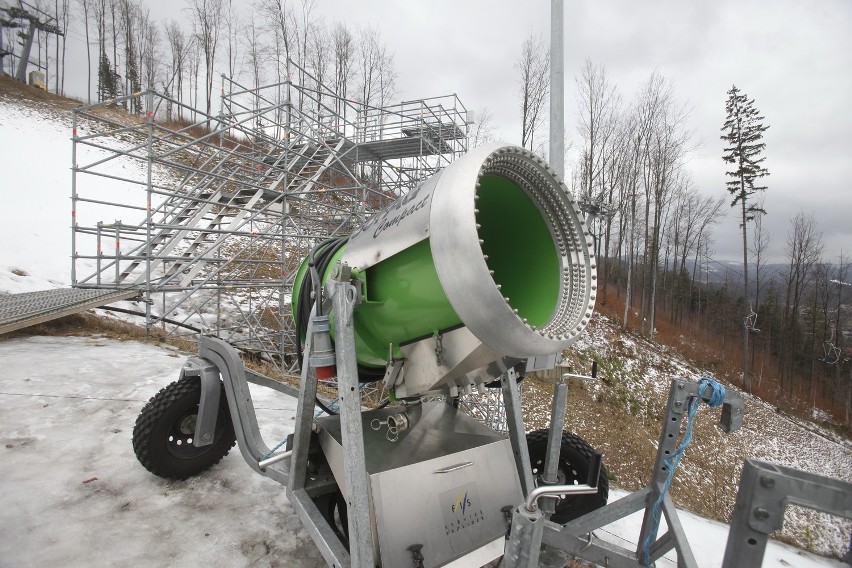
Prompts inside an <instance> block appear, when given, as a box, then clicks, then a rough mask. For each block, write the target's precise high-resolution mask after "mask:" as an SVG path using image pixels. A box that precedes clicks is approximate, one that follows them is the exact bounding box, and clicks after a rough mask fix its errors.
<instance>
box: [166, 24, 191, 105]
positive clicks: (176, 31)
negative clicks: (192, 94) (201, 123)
mask: <svg viewBox="0 0 852 568" xmlns="http://www.w3.org/2000/svg"><path fill="white" fill-rule="evenodd" d="M164 29H165V34H166V43H167V45H168V47H169V53H170V55H171V66H170V70H169V73H170V79H169V84H170V85H171V91H172V93H173V96H174V98H175V99H176V100H177V102H178V112H177V115H178V120H180V119H182V118H183V108H182V106H181V105H180V103H181V102H183V77H184V74H185V72H186V68H185V65H186V57H187V50H188V47H189V44H188V41H187V38H186V35H185V34H184V32H183V29H181V27H180V24H179V23H177V21H175V20H170V21H169V22H168V23H167V24H166V25H165V28H164Z"/></svg>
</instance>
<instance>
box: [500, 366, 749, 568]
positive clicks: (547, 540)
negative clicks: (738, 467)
mask: <svg viewBox="0 0 852 568" xmlns="http://www.w3.org/2000/svg"><path fill="white" fill-rule="evenodd" d="M697 395H698V383H694V382H691V381H683V380H673V381H672V384H671V388H670V390H669V399H668V404H667V406H666V415H665V418H664V422H663V430H662V432H661V434H660V441H659V444H658V449H657V460H656V465H655V466H654V474H653V477H652V480H651V483H650V485H649V486H647V487H645V488H643V489H640V490H639V491H636V492H634V493H631V494H630V495H628V496H626V497H624V498H622V499H619V500H618V501H616V502H614V503H610V504H609V505H606V506H605V507H602V508H600V509H597V510H595V511H593V512H591V513H588V514H586V515H584V516H582V517H580V518H579V519H575V520H573V521H571V522H570V523H567V524H565V525H558V524H556V523H552V522H550V521H547V520H546V519H544V516H543V514H542V513H541V512H540V511H529V509H528V508H526V509H523V510H522V509H521V508H520V507H519V508H518V509H516V510H515V514H514V516H513V525H512V527H513V528H512V534H511V535H510V538H509V543H508V544H507V547H506V549H507V551H511V552H512V554H511V555H510V554H507V556H506V565H507V567H509V568H512V567H529V568H532V567H533V566H537V565H538V564H537V562H538V550H539V548H540V545H541V544H542V543H544V544H546V545H548V546H550V547H552V548H554V549H557V550H561V551H564V552H566V553H568V554H569V555H573V556H574V557H576V558H580V559H582V560H586V561H589V562H592V563H595V564H598V565H601V566H611V567H613V568H619V567H625V568H627V567H631V568H633V567H636V566H641V565H642V543H643V542H644V541H645V538H646V537H647V536H649V535H650V536H651V539H652V540H653V544H652V546H651V549H650V552H651V553H650V560H651V562H654V561H656V560H657V559H659V558H660V557H661V556H662V555H663V554H665V553H666V552H668V551H669V550H672V549H675V550H676V551H677V554H678V566H679V567H681V568H697V564H696V562H695V557H694V556H693V554H692V550H691V549H690V547H689V543H688V541H687V539H686V535H685V534H684V532H683V527H682V525H681V523H680V520H679V518H678V514H677V510H676V509H675V506H674V503H673V502H672V500H671V498H670V497H669V496H668V494H666V495H665V497H664V499H663V505H662V514H664V515H665V518H666V522H667V524H668V531H667V532H666V533H665V534H664V535H663V536H661V537H659V538H657V535H656V533H655V532H654V528H653V523H652V513H651V510H652V506H653V504H654V503H655V502H656V501H657V499H658V498H659V497H660V494H661V492H662V489H663V485H664V483H665V479H666V477H667V474H668V473H667V470H666V468H665V467H664V460H665V459H666V458H667V457H668V456H669V455H670V454H671V453H673V452H674V451H675V449H676V448H677V444H678V433H679V431H680V424H681V420H682V418H683V415H684V413H685V412H686V411H687V409H688V407H689V400H690V399H691V398H694V397H696V396H697ZM705 398H708V399H709V394H708V395H706V397H705ZM742 418H743V401H742V398H740V396H739V395H737V394H736V393H733V392H732V391H730V390H728V391H727V392H726V394H725V402H724V407H723V410H722V418H721V420H720V423H719V426H720V427H721V428H722V430H724V431H725V432H733V431H735V430H737V429H738V428H739V427H740V426H741V425H742ZM554 489H555V488H554ZM643 509H644V511H645V517H644V519H643V522H642V530H641V532H640V535H639V544H638V546H637V548H636V549H635V550H631V549H627V548H624V547H622V546H618V545H616V544H611V543H608V542H606V541H602V540H599V539H596V538H595V536H594V532H593V531H594V530H596V529H598V528H601V527H603V526H606V525H608V524H610V523H612V522H615V521H617V520H619V519H622V518H624V517H627V516H629V515H632V514H633V513H636V512H637V511H642V510H643ZM516 527H517V528H518V530H515V529H516Z"/></svg>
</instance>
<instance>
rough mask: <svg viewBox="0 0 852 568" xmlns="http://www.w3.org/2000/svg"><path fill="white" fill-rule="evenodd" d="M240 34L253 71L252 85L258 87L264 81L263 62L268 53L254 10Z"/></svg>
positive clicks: (246, 56)
mask: <svg viewBox="0 0 852 568" xmlns="http://www.w3.org/2000/svg"><path fill="white" fill-rule="evenodd" d="M240 36H241V37H242V41H243V48H244V54H245V55H244V57H245V60H246V62H247V63H248V66H249V70H250V71H251V81H252V86H253V87H254V88H255V89H257V88H258V87H260V84H261V82H262V81H263V67H264V65H263V64H264V61H265V59H266V55H267V54H266V47H265V46H264V43H263V31H262V28H261V26H259V25H258V23H257V16H256V15H255V13H254V12H252V13H251V14H250V15H249V16H248V18H247V19H246V21H245V22H244V24H243V27H242V33H241V34H240Z"/></svg>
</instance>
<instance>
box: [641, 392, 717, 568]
mask: <svg viewBox="0 0 852 568" xmlns="http://www.w3.org/2000/svg"><path fill="white" fill-rule="evenodd" d="M707 387H710V388H711V389H712V392H711V394H710V400H708V401H707V405H708V406H710V407H714V406H719V405H721V404H722V403H723V402H725V387H723V386H722V385H720V384H719V383H717V382H716V381H714V380H713V379H711V378H710V377H704V378H702V379H701V380H700V381H698V394H697V396H695V397H694V398H693V399H692V400H691V401H689V410H688V412H687V420H686V433H685V434H684V435H683V441H682V442H681V444H680V446H678V448H677V449H676V450H675V451H674V452H673V453H672V455H670V456H669V457H668V458H666V459H665V460H663V465H664V466H665V467H666V469H667V470H668V475H667V476H666V481H665V482H664V483H663V488H662V490H661V491H660V496H659V497H658V498H657V500H656V501H655V502H654V505H653V507H651V515H652V518H653V524H652V525H651V530H650V532H649V533H648V535H647V536H646V537H645V541H644V542H643V543H642V562H643V564H644V566H645V568H650V566H651V544H652V542H653V541H654V539H656V536H657V531H658V530H659V528H660V508H661V507H662V505H663V499H665V496H666V493H668V491H669V487H670V486H671V484H672V479H673V478H674V473H675V469H677V466H678V464H680V459H681V458H682V457H683V454H684V452H686V447H687V446H688V445H689V443H690V442H691V441H692V420H693V418H695V414H696V412H698V407H699V406H701V401H702V400H704V391H705V390H706V389H707Z"/></svg>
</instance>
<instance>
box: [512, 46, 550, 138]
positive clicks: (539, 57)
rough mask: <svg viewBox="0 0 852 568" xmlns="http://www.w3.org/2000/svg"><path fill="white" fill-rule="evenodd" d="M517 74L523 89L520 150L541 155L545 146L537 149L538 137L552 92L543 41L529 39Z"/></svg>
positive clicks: (521, 94) (521, 89)
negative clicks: (539, 151)
mask: <svg viewBox="0 0 852 568" xmlns="http://www.w3.org/2000/svg"><path fill="white" fill-rule="evenodd" d="M515 70H516V71H517V72H518V74H519V76H520V77H519V81H520V87H521V88H520V92H519V95H520V98H521V146H523V147H524V148H527V149H529V150H532V151H538V150H541V149H542V148H543V147H544V143H543V142H540V143H539V146H536V135H537V134H538V132H539V130H540V128H541V126H542V124H543V123H544V117H545V114H546V112H547V111H546V104H547V101H548V98H547V97H548V93H549V92H550V58H549V57H548V53H547V46H546V45H544V42H543V41H542V40H541V38H538V37H536V36H534V35H533V34H532V33H530V35H529V36H527V39H525V40H524V43H523V44H522V45H521V57H520V59H518V61H516V62H515Z"/></svg>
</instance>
